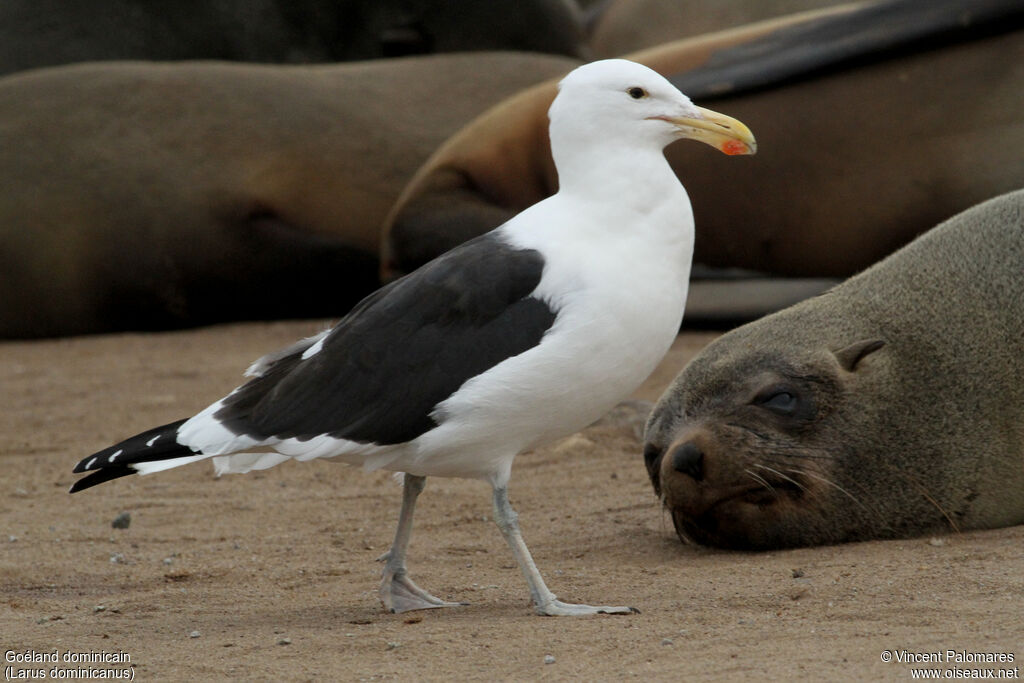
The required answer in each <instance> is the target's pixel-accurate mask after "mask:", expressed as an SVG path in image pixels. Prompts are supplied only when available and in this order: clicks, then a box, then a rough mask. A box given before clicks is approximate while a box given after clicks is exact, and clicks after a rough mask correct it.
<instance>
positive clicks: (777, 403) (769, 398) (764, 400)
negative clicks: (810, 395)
mask: <svg viewBox="0 0 1024 683" xmlns="http://www.w3.org/2000/svg"><path fill="white" fill-rule="evenodd" d="M754 403H755V404H757V405H759V406H761V407H762V408H767V409H768V410H770V411H772V412H773V413H778V414H779V415H792V414H794V413H795V412H796V409H797V406H798V405H799V403H800V401H799V399H798V398H797V396H796V394H793V393H791V392H788V391H784V390H774V391H767V392H764V393H763V394H761V395H760V396H758V397H757V398H756V399H754Z"/></svg>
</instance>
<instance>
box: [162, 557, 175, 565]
mask: <svg viewBox="0 0 1024 683" xmlns="http://www.w3.org/2000/svg"><path fill="white" fill-rule="evenodd" d="M164 564H174V558H173V557H165V558H164Z"/></svg>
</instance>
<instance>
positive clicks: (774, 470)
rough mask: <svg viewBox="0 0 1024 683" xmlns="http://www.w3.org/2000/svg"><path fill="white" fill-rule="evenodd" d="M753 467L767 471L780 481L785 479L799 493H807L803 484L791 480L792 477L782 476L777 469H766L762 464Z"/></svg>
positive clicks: (755, 464)
mask: <svg viewBox="0 0 1024 683" xmlns="http://www.w3.org/2000/svg"><path fill="white" fill-rule="evenodd" d="M754 467H760V468H761V469H763V470H768V471H769V472H771V473H772V474H775V475H778V476H779V477H781V478H782V479H785V480H786V481H788V482H789V483H790V484H792V485H793V486H795V487H797V488H798V489H800V490H801V491H804V492H806V491H807V487H806V486H804V485H803V484H801V483H800V482H798V481H797V480H796V479H793V478H792V477H787V476H786V475H785V474H783V473H782V472H779V471H778V470H777V469H775V468H773V467H768V466H767V465H762V464H760V463H756V462H755V463H754Z"/></svg>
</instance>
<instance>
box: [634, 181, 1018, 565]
mask: <svg viewBox="0 0 1024 683" xmlns="http://www.w3.org/2000/svg"><path fill="white" fill-rule="evenodd" d="M1022 377H1024V191H1017V192H1014V193H1010V194H1006V195H1003V196H1001V197H998V198H996V199H992V200H990V201H987V202H985V203H983V204H980V205H978V206H976V207H974V208H972V209H970V210H968V211H966V212H964V213H962V214H960V215H958V216H955V217H954V218H952V219H950V220H948V221H946V222H945V223H943V224H942V225H940V226H939V227H937V228H935V229H933V230H932V231H930V232H928V233H927V234H925V235H924V236H922V237H920V238H919V239H917V240H915V241H914V242H912V243H911V244H909V245H907V246H906V247H904V248H903V249H901V250H900V251H898V252H896V253H895V254H893V255H892V256H890V257H888V258H886V259H885V260H883V261H882V262H880V263H878V264H877V265H875V266H873V267H872V268H870V269H868V270H867V271H865V272H864V273H862V274H860V275H857V276H856V277H853V278H851V279H850V280H847V281H846V282H845V283H843V284H842V285H839V286H837V287H835V288H834V289H832V290H830V291H829V292H827V293H825V294H823V295H821V296H818V297H816V298H814V299H809V300H807V301H804V302H802V303H800V304H797V305H796V306H793V307H791V308H788V309H786V310H784V311H781V312H779V313H776V314H773V315H771V316H768V317H766V318H763V319H761V320H759V321H756V322H754V323H750V324H748V325H745V326H743V327H740V328H737V329H736V330H733V331H732V332H730V333H728V334H726V335H724V336H722V337H720V338H718V339H716V340H715V341H714V342H712V343H711V344H710V345H708V346H707V347H706V348H705V349H704V350H703V351H701V352H700V353H699V354H698V355H697V356H696V357H694V359H693V360H692V361H691V362H690V363H689V364H688V365H687V366H686V368H684V369H683V371H682V373H681V374H680V375H679V376H678V377H677V378H676V380H675V381H674V383H673V384H672V385H671V387H670V388H669V389H668V390H667V391H666V392H665V394H664V395H663V396H662V397H661V399H660V400H659V401H658V403H657V405H656V406H655V408H654V411H653V412H652V414H651V417H650V419H649V421H648V424H647V428H646V435H645V441H646V443H645V451H644V457H645V462H646V464H647V468H648V472H649V474H650V477H651V481H652V483H653V485H654V489H655V491H656V492H658V493H659V494H660V495H661V496H662V498H663V500H664V503H665V505H666V507H667V508H668V509H669V510H670V511H671V513H672V519H673V522H674V523H675V526H676V529H677V531H678V532H679V534H680V536H681V537H683V538H689V539H693V540H696V541H698V542H700V543H705V544H709V545H715V546H722V547H728V548H742V549H767V548H777V547H786V546H797V545H814V544H825V543H838V542H844V541H855V540H864V539H871V538H895V537H906V536H912V535H919V534H925V533H933V532H940V531H944V530H967V529H981V528H993V527H1001V526H1009V525H1014V524H1020V523H1024V382H1022V381H1021V378H1022Z"/></svg>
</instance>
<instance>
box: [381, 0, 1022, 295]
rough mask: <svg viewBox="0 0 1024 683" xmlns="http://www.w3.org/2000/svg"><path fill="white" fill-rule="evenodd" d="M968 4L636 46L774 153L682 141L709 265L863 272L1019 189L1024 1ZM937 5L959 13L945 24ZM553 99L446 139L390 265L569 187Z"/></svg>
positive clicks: (497, 112) (681, 167)
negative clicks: (979, 11)
mask: <svg viewBox="0 0 1024 683" xmlns="http://www.w3.org/2000/svg"><path fill="white" fill-rule="evenodd" d="M886 4H888V3H886ZM903 4H904V5H905V4H907V3H903ZM969 4H970V3H966V2H962V1H961V2H959V3H957V2H943V3H910V5H911V6H910V9H916V10H917V11H919V12H920V13H921V15H923V16H921V17H917V18H915V17H913V16H911V14H912V13H908V14H906V15H903V19H902V20H900V21H898V22H894V20H893V18H892V17H890V16H879V15H877V14H875V13H873V10H872V7H873V5H872V6H866V7H865V8H864V9H862V10H859V9H856V8H853V9H851V8H850V7H848V6H841V7H832V8H827V9H824V10H820V11H817V12H814V13H811V14H807V13H801V14H798V15H795V16H791V17H784V18H781V19H777V20H772V21H765V22H758V23H756V24H751V25H749V26H745V27H741V28H737V29H734V30H731V31H723V32H719V33H715V34H711V35H705V36H700V37H697V38H693V39H689V40H682V41H677V42H675V43H670V44H666V45H662V46H658V47H657V48H652V49H650V50H645V51H643V52H639V53H634V54H633V55H631V56H630V59H633V60H634V61H638V62H640V63H642V64H646V65H648V66H650V67H651V68H653V69H655V70H657V71H659V72H660V73H663V74H668V75H670V80H672V82H673V83H674V84H675V85H676V86H677V87H678V88H679V89H680V90H682V91H683V92H686V93H688V94H689V95H690V96H691V97H692V98H693V99H694V101H696V102H699V103H703V104H707V103H709V102H712V101H714V100H715V99H716V98H719V97H723V96H724V97H727V98H728V107H729V110H730V111H737V112H739V115H738V118H740V119H741V120H743V121H748V122H750V125H751V126H752V127H753V128H754V129H755V130H757V131H758V142H759V144H760V146H761V149H762V150H764V153H763V154H759V155H757V156H756V157H751V158H749V159H744V160H743V162H742V163H737V164H732V163H730V164H723V163H722V160H721V159H720V158H718V157H717V156H715V155H713V154H709V153H708V150H705V149H700V148H695V147H694V146H693V145H672V146H670V147H669V148H668V149H667V150H666V156H667V157H668V159H669V162H670V163H671V165H672V167H673V168H674V169H675V170H676V173H677V175H678V176H679V178H680V180H681V181H682V182H683V184H684V185H685V186H686V189H687V192H688V193H689V195H690V199H691V201H692V202H693V209H694V214H695V215H696V216H697V219H698V220H697V225H698V228H697V230H698V234H697V242H696V252H695V254H694V258H695V260H696V261H697V262H699V263H701V264H704V265H708V266H714V267H738V268H748V269H752V270H756V271H762V272H768V273H772V274H776V275H787V276H800V277H849V276H850V275H853V274H854V273H856V272H859V271H860V270H863V269H864V268H866V267H868V266H870V265H871V264H872V263H875V262H876V261H878V260H879V259H881V258H883V257H884V256H886V255H888V254H890V253H892V252H893V251H894V250H896V249H897V248H899V247H900V246H902V245H904V244H906V243H907V242H909V241H911V240H912V239H913V238H915V237H917V236H918V235H920V234H921V233H923V232H925V231H927V230H928V229H929V228H931V227H932V226H934V225H936V224H937V223H938V222H939V221H942V220H944V219H945V218H947V217H949V216H951V215H953V214H955V213H957V212H960V211H964V210H965V209H967V208H969V207H971V206H973V205H975V204H977V203H979V202H982V201H984V200H986V199H988V198H990V197H994V196H996V195H999V194H1003V193H1005V192H1010V191H1012V190H1015V189H1017V188H1018V187H1019V186H1020V179H1021V178H1022V177H1024V162H1022V161H1021V156H1020V154H1019V153H1018V150H1019V149H1020V148H1021V147H1022V146H1024V117H1022V116H1021V115H1020V112H1021V111H1022V110H1024V103H1022V96H1021V93H1022V92H1024V14H1022V13H1021V10H1020V4H1019V3H1009V2H1004V3H999V4H1002V5H1005V7H1004V8H1003V10H1002V13H1001V14H999V15H998V16H993V17H989V20H988V21H986V22H982V21H980V20H979V21H978V24H977V25H973V24H970V22H968V25H967V26H964V27H961V28H960V29H953V28H950V23H952V24H954V25H956V23H957V21H958V18H963V17H971V18H972V19H973V18H975V12H974V11H973V10H971V8H970V7H967V5H969ZM987 4H992V3H987ZM935 5H942V6H944V7H945V9H946V10H947V11H946V12H945V13H944V14H942V15H941V17H939V18H940V19H942V21H936V22H935V23H933V24H929V23H928V21H926V20H927V19H929V17H931V12H932V11H933V10H934V8H935ZM1011 5H1012V7H1011ZM957 8H959V10H960V11H956V10H957ZM865 15H867V16H865ZM932 18H934V17H932ZM965 21H966V20H965ZM897 27H914V28H915V32H912V33H909V34H903V33H900V32H898V31H896V28H897ZM926 27H930V29H931V32H930V33H929V32H928V31H927V30H925V28H926ZM880 38H882V39H880ZM851 46H852V48H851ZM847 48H851V49H849V50H848V49H847ZM552 97H554V85H553V84H550V83H549V84H546V85H538V86H536V87H534V88H532V89H530V90H528V91H524V92H523V93H520V94H518V95H516V96H515V97H514V98H511V99H509V100H507V101H505V102H502V103H501V104H499V105H497V106H495V107H494V108H492V109H491V110H489V111H488V112H486V113H485V114H483V115H482V116H480V117H478V118H477V119H476V120H475V121H473V122H472V123H471V124H469V125H467V126H466V127H465V128H463V129H462V130H461V131H460V132H459V133H458V134H457V135H455V136H453V137H452V138H451V139H450V140H448V141H447V142H446V143H445V144H444V145H443V146H442V147H440V148H438V150H437V151H436V152H435V153H434V154H433V155H432V156H431V158H430V160H428V161H427V163H426V164H425V165H424V166H423V167H422V168H421V169H420V171H418V172H417V174H416V176H415V177H414V178H413V180H412V181H411V182H410V184H409V185H408V186H407V187H406V189H405V190H403V193H402V197H401V198H400V199H399V202H398V204H397V205H396V206H395V208H394V209H393V210H392V212H391V213H390V215H389V218H388V221H387V222H386V224H385V236H384V239H383V240H382V243H383V248H384V250H385V252H384V255H383V259H382V260H383V263H384V265H385V267H386V268H387V269H388V274H389V275H394V274H400V273H402V272H408V271H410V270H412V269H414V268H416V267H417V266H419V265H421V264H422V263H424V262H426V261H428V260H429V259H431V258H434V257H435V256H437V255H438V254H440V253H442V252H444V251H446V250H448V249H450V248H451V247H452V246H454V245H455V244H458V243H460V242H462V241H464V240H465V239H467V238H468V237H471V236H473V235H476V234H481V233H483V232H486V231H487V230H489V229H491V228H493V227H495V226H497V225H498V224H500V223H501V222H502V221H504V220H507V218H508V217H510V216H511V215H513V214H515V213H516V212H518V211H521V210H522V209H523V208H525V207H526V206H529V205H530V204H532V203H534V202H536V201H539V200H540V199H543V198H544V197H546V196H548V195H549V194H551V193H552V192H554V190H555V188H556V187H557V182H556V178H555V175H554V172H553V167H552V166H551V162H550V155H549V152H548V148H547V142H546V139H545V137H544V134H543V133H544V130H545V126H546V125H547V124H546V118H545V116H544V113H545V111H546V109H547V106H548V104H549V103H550V101H551V98H552ZM836 131H843V135H841V136H837V135H835V132H836ZM822 140H829V144H828V145H827V147H826V146H823V145H821V144H820V142H821V141H822ZM735 187H746V188H751V189H750V191H749V192H735V191H734V190H733V188H735ZM755 188H756V190H755Z"/></svg>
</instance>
